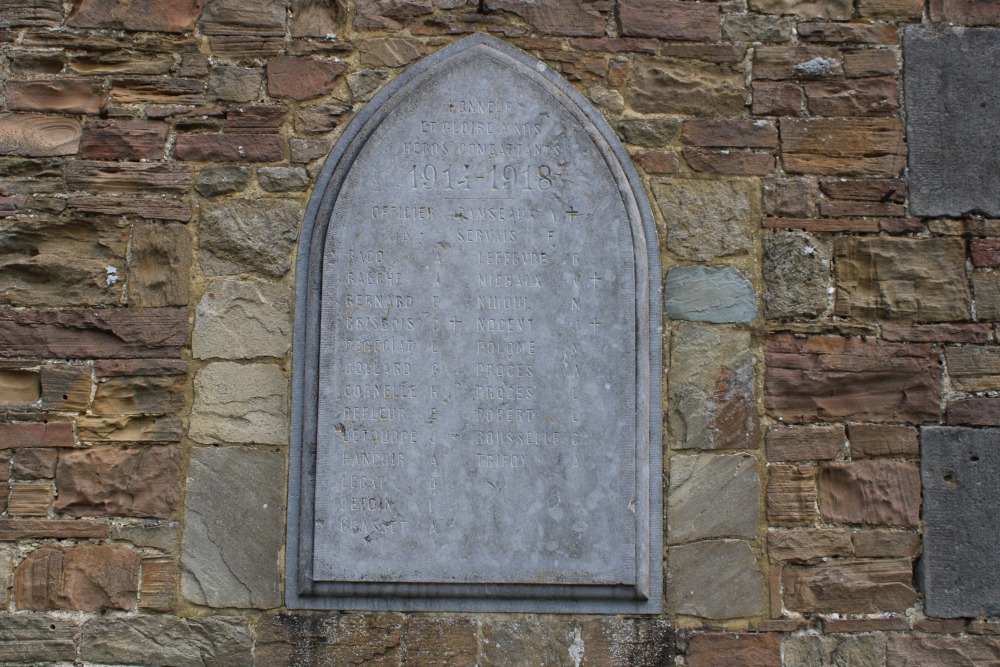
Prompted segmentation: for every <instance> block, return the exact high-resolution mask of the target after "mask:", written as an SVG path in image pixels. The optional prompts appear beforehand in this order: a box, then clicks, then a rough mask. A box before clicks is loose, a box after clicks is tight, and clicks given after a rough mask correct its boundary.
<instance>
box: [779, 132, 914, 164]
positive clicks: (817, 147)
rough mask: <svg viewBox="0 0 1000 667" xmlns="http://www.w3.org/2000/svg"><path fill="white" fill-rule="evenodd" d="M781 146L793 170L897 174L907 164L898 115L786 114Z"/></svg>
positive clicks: (784, 157) (785, 161)
mask: <svg viewBox="0 0 1000 667" xmlns="http://www.w3.org/2000/svg"><path fill="white" fill-rule="evenodd" d="M781 149H782V161H783V162H784V165H785V169H786V170H787V171H789V172H792V173H813V174H843V175H845V176H850V175H873V176H879V175H889V176H895V175H898V174H899V173H901V172H902V170H903V168H904V167H905V166H906V142H905V141H904V139H903V132H902V125H901V124H900V122H899V120H898V119H896V118H885V119H876V118H871V119H860V118H859V119H845V118H836V119H834V118H829V119H826V118H815V119H808V120H799V119H790V118H783V119H782V120H781Z"/></svg>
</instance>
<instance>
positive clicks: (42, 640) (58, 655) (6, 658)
mask: <svg viewBox="0 0 1000 667" xmlns="http://www.w3.org/2000/svg"><path fill="white" fill-rule="evenodd" d="M76 632H77V625H76V621H75V620H73V619H71V618H67V617H65V616H57V615H54V614H0V661H2V662H4V663H8V662H16V663H18V664H25V663H27V662H29V661H37V662H39V663H41V662H46V663H47V662H50V661H51V662H60V661H65V662H67V663H71V662H73V661H74V660H76Z"/></svg>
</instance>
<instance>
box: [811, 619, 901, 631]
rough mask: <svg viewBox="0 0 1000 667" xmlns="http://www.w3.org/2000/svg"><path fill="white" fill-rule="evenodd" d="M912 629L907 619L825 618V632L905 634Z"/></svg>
mask: <svg viewBox="0 0 1000 667" xmlns="http://www.w3.org/2000/svg"><path fill="white" fill-rule="evenodd" d="M909 629H910V621H909V619H906V618H824V619H823V632H825V633H827V634H833V633H838V632H905V631H907V630H909Z"/></svg>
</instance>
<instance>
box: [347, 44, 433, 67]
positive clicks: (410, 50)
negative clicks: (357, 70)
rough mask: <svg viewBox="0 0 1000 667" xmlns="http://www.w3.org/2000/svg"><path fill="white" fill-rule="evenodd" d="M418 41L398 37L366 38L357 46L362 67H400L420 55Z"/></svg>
mask: <svg viewBox="0 0 1000 667" xmlns="http://www.w3.org/2000/svg"><path fill="white" fill-rule="evenodd" d="M420 46H421V44H420V42H418V41H416V40H412V39H401V38H399V37H376V38H374V39H366V40H364V41H363V42H361V44H360V46H359V47H358V53H359V56H360V59H361V66H362V67H402V66H403V65H406V64H408V63H411V62H413V61H414V60H416V59H417V58H419V57H420Z"/></svg>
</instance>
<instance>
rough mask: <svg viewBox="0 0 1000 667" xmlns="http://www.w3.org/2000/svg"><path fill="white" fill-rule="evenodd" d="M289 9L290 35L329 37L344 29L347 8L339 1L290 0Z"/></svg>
mask: <svg viewBox="0 0 1000 667" xmlns="http://www.w3.org/2000/svg"><path fill="white" fill-rule="evenodd" d="M359 4H361V3H359ZM291 10H292V17H291V20H290V24H289V28H290V30H291V33H292V37H329V36H330V35H336V34H338V33H341V32H342V31H343V29H344V25H343V20H344V16H345V14H346V13H347V8H346V7H345V6H343V5H341V4H339V3H336V2H330V3H326V2H323V3H318V2H314V0H292V1H291Z"/></svg>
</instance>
